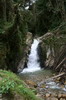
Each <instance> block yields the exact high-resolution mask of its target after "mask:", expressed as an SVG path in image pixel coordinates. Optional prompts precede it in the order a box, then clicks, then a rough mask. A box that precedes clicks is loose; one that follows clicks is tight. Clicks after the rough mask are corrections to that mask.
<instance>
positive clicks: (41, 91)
mask: <svg viewBox="0 0 66 100" xmlns="http://www.w3.org/2000/svg"><path fill="white" fill-rule="evenodd" d="M39 43H40V41H39V40H37V39H34V41H33V44H32V46H31V51H30V54H29V57H28V62H27V68H24V69H23V71H22V72H21V73H20V77H21V79H22V80H24V81H25V82H26V84H27V85H28V86H29V88H31V89H36V92H37V93H36V95H38V96H39V97H40V98H43V99H45V100H60V99H59V98H62V97H63V98H64V99H62V100H66V85H60V83H59V81H56V80H47V81H45V82H43V83H42V81H44V80H46V79H48V78H49V77H52V76H54V75H55V73H54V72H53V71H51V70H45V69H41V66H40V62H39V56H38V52H37V48H38V45H39ZM59 95H60V97H59ZM62 95H63V96H62ZM64 96H65V97H64ZM46 97H47V98H48V97H49V98H50V97H51V98H57V99H47V98H46Z"/></svg>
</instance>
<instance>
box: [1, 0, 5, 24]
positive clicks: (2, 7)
mask: <svg viewBox="0 0 66 100" xmlns="http://www.w3.org/2000/svg"><path fill="white" fill-rule="evenodd" d="M0 21H3V22H4V21H6V0H0Z"/></svg>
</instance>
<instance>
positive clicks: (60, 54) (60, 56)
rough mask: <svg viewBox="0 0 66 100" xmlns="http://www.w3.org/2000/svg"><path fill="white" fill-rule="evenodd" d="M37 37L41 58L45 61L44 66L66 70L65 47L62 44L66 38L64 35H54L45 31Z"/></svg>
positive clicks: (65, 41) (60, 70)
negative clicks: (39, 41)
mask: <svg viewBox="0 0 66 100" xmlns="http://www.w3.org/2000/svg"><path fill="white" fill-rule="evenodd" d="M65 37H66V35H65ZM39 39H40V40H41V43H40V46H41V49H42V60H43V62H45V67H46V68H52V69H54V70H56V71H59V72H62V71H65V72H66V67H65V66H66V60H65V57H66V47H65V45H63V44H65V43H66V40H64V35H59V36H58V35H57V36H56V35H54V34H53V35H52V33H46V34H45V35H43V36H41V37H39Z"/></svg>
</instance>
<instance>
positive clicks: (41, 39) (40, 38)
mask: <svg viewBox="0 0 66 100" xmlns="http://www.w3.org/2000/svg"><path fill="white" fill-rule="evenodd" d="M52 36H53V33H51V32H48V33H46V34H44V35H43V36H41V37H38V39H39V40H40V42H42V41H43V40H46V39H47V38H49V37H52Z"/></svg>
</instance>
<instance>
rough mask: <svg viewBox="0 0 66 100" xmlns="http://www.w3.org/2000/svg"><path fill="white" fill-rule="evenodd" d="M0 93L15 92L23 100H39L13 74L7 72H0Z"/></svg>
mask: <svg viewBox="0 0 66 100" xmlns="http://www.w3.org/2000/svg"><path fill="white" fill-rule="evenodd" d="M0 79H2V80H1V81H0V93H2V94H4V93H9V94H10V93H11V94H13V93H14V92H16V93H17V94H19V95H20V96H22V97H24V100H41V99H39V98H37V97H36V96H35V94H34V93H33V92H32V91H31V90H30V89H28V88H27V85H26V84H25V83H24V82H23V81H22V80H21V79H20V78H19V77H18V76H16V75H15V74H13V73H12V72H8V71H5V70H4V71H3V70H0Z"/></svg>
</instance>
